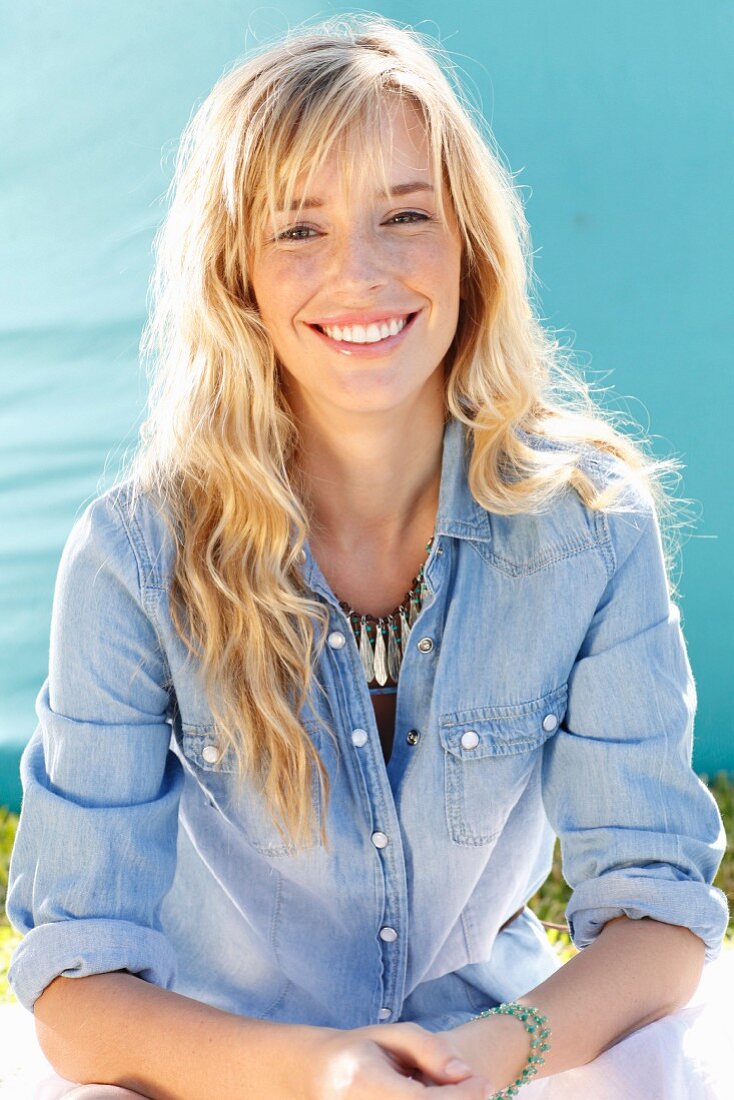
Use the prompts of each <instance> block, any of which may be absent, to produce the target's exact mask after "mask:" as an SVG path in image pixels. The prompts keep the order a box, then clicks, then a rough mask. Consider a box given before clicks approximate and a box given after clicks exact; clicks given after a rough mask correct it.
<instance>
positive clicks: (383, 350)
mask: <svg viewBox="0 0 734 1100" xmlns="http://www.w3.org/2000/svg"><path fill="white" fill-rule="evenodd" d="M421 312H422V311H421V310H416V311H415V312H411V313H407V314H406V313H389V314H385V313H380V314H378V313H372V314H361V315H358V314H347V316H348V317H355V318H357V319H356V320H354V321H347V320H346V319H345V317H344V316H343V317H342V320H341V324H343V325H346V324H353V325H365V324H373V323H374V322H376V321H384V320H389V319H391V318H393V317H396V318H397V317H409V318H410V320H409V321H408V323H407V324H406V325H404V326H403V328H401V330H400V332H398V333H396V334H395V336H386V337H385V339H384V340H376V341H375V342H374V343H373V344H354V343H352V342H351V341H350V340H332V338H331V337H330V336H327V335H326V333H325V332H322V331H321V330H320V329H319V328H317V327H316V325H315V324H309V325H308V327H309V328H310V329H311V332H313V333H314V334H315V335H316V336H318V337H319V339H320V340H322V341H323V342H324V343H325V344H326V345H327V346H328V347H330V348H331V349H332V350H333V351H338V352H340V353H341V354H342V355H351V356H354V357H356V358H359V359H382V357H383V356H385V355H387V354H388V353H389V352H391V351H392V350H393V348H396V347H397V346H398V344H399V343H401V341H402V340H403V339H404V337H405V336H406V335H407V334H408V333H409V332H410V330H411V329H412V328H413V325H414V324H415V321H416V318H417V317H418V316H420V314H421ZM367 316H370V317H371V318H372V320H371V321H365V320H364V318H365V317H367ZM339 323H340V322H339V321H321V322H319V324H325V325H332V324H334V325H338V324H339Z"/></svg>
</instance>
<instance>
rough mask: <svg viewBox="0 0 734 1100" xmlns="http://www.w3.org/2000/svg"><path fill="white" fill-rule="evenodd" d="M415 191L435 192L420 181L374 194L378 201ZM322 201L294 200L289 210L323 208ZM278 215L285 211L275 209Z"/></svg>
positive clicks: (433, 188)
mask: <svg viewBox="0 0 734 1100" xmlns="http://www.w3.org/2000/svg"><path fill="white" fill-rule="evenodd" d="M417 191H429V192H431V194H433V192H434V191H435V187H434V186H433V184H431V183H424V182H423V181H422V180H409V181H408V182H407V183H396V184H395V186H394V187H391V188H390V191H389V192H387V193H386V192H385V191H382V190H380V191H377V192H375V194H376V197H377V198H378V199H386V198H399V197H400V196H401V195H412V194H413V193H414V192H417ZM324 205H325V204H324V200H323V199H318V198H315V197H314V198H308V199H294V200H293V202H292V203H291V205H290V209H291V210H309V209H313V208H314V207H317V206H324ZM276 209H277V212H278V213H279V214H280V213H282V212H283V210H284V209H285V208H284V207H282V206H279V207H277V208H276Z"/></svg>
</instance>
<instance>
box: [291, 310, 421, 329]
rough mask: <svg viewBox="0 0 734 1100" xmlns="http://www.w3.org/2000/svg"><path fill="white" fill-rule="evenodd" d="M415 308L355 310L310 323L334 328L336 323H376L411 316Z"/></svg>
mask: <svg viewBox="0 0 734 1100" xmlns="http://www.w3.org/2000/svg"><path fill="white" fill-rule="evenodd" d="M416 312H418V311H417V310H414V309H395V308H393V309H390V308H384V309H381V310H377V309H371V310H363V311H362V312H358V311H356V310H353V311H352V312H351V313H339V314H337V313H332V314H330V315H329V316H328V317H319V318H318V320H313V321H309V322H308V323H309V324H310V325H328V326H329V328H333V327H334V325H339V327H340V328H341V326H342V325H374V324H376V323H377V322H379V321H392V320H396V321H399V320H402V318H403V317H410V315H411V313H416Z"/></svg>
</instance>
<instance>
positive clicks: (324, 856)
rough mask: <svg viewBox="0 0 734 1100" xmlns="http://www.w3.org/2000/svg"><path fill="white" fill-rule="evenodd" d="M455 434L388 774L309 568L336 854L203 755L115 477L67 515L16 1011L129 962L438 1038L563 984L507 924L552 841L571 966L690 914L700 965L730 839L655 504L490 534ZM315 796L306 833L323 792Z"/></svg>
mask: <svg viewBox="0 0 734 1100" xmlns="http://www.w3.org/2000/svg"><path fill="white" fill-rule="evenodd" d="M468 445H469V444H468V443H467V442H466V439H465V435H464V429H463V427H462V425H461V424H460V423H459V422H458V421H456V420H454V419H450V420H449V421H448V422H447V426H446V429H445V434H444V446H443V456H442V470H441V486H440V498H439V507H438V514H437V521H436V527H435V538H434V542H433V546H432V548H431V552H430V555H429V558H428V560H427V563H426V567H425V581H426V585H427V591H426V593H425V596H424V601H423V607H422V610H421V612H420V614H419V617H418V619H417V621H416V622H415V625H414V627H413V629H412V632H411V635H410V639H409V643H408V646H407V649H406V652H405V655H404V657H403V663H402V667H401V670H400V679H399V686H398V693H397V704H396V722H395V739H394V744H393V749H392V753H391V756H390V758H389V762H388V763H387V764H386V763H385V760H384V757H383V753H382V748H381V743H380V737H379V733H378V729H377V725H376V721H375V715H374V710H373V707H372V703H371V700H370V696H369V691H368V686H367V683H366V680H365V677H364V674H363V671H362V666H361V663H360V659H359V654H358V650H357V646H356V643H355V639H354V635H353V633H352V631H351V630H350V627H349V623H348V620H347V619H346V617H345V615H344V613H343V611H342V610H341V608H340V607H339V603H338V600H337V598H336V597H335V595H334V593H333V592H332V591H331V589H330V587H329V585H328V583H327V582H326V580H325V578H324V576H323V574H322V572H321V571H320V569H319V566H318V564H317V562H316V561H315V559H314V558H313V557H312V555H311V552H310V549H308V548H307V550H306V552H305V555H304V560H303V562H302V566H301V568H302V570H303V576H304V579H305V581H306V583H307V585H308V586H309V588H310V589H311V591H312V593H313V594H314V595H315V596H316V597H317V598H320V599H321V600H322V601H324V603H325V604H326V605H327V606H328V608H329V609H330V615H331V620H330V633H329V635H328V643H327V644H326V645H325V647H324V650H323V653H322V656H321V658H320V661H319V664H318V667H317V676H318V679H319V681H320V682H321V684H322V685H323V687H324V688H325V689H326V690H325V695H324V697H322V696H321V695H320V694H318V693H317V692H316V691H314V692H313V693H312V697H311V700H310V702H309V706H310V707H311V708H312V709H311V710H310V711H308V712H307V714H306V717H305V726H306V729H307V731H308V733H309V735H310V736H311V737H312V738H313V740H314V743H315V746H316V748H317V749H318V751H319V753H320V755H321V758H322V759H323V761H324V764H325V766H326V768H327V769H328V772H329V776H330V779H331V784H332V796H331V800H330V805H329V808H328V819H327V828H328V833H329V837H330V841H331V850H330V851H327V850H326V849H325V848H324V847H323V845H322V844H321V842H320V840H319V839H318V838H317V837H315V838H314V842H313V843H312V844H311V846H310V847H307V848H306V849H305V850H302V851H299V852H295V851H294V850H293V849H292V848H289V847H288V846H287V845H286V844H284V843H283V842H282V841H281V838H280V835H279V834H278V832H277V830H276V828H275V826H274V825H272V824H271V822H270V819H269V817H268V814H267V812H266V810H265V808H264V806H263V803H262V797H261V795H260V793H259V792H258V790H257V788H256V786H255V784H254V782H250V783H249V784H248V785H247V786H246V787H245V790H244V792H242V793H241V794H239V793H237V792H236V791H235V787H234V774H233V766H234V765H233V762H232V760H231V759H229V758H228V756H227V754H225V755H224V757H223V761H222V762H221V763H220V764H218V763H217V761H218V758H219V757H220V751H219V748H218V746H217V743H216V731H215V728H214V725H213V721H212V715H211V712H210V710H209V708H208V705H207V701H206V699H205V696H204V692H203V690H202V682H201V677H200V675H199V674H197V669H196V667H195V665H194V663H193V660H192V659H191V658H188V659H187V653H186V649H185V646H184V645H183V643H182V641H181V640H180V639H179V638H178V636H177V634H176V632H175V630H174V628H173V625H172V622H171V619H170V617H169V611H168V588H169V581H170V576H171V570H172V567H173V546H172V543H171V540H170V537H169V536H168V535H167V533H166V531H165V527H164V524H163V520H162V517H161V515H160V514H159V512H158V511H157V509H156V508H155V507H154V506H153V504H152V502H151V501H150V499H149V498H148V497H144V498H142V502H141V505H140V506H139V507H138V508H137V509H135V511H134V512H131V508H130V494H129V489H130V483H129V482H123V483H122V484H121V485H120V486H118V487H116V488H115V489H111V490H108V491H107V492H106V493H104V494H102V495H100V496H98V497H97V499H95V500H94V501H92V503H91V504H90V505H89V506H88V507H87V508H86V510H85V511H84V513H83V514H82V515H81V516H80V518H79V519H78V520H77V521H76V523H75V525H74V527H73V529H72V531H71V534H70V536H69V538H68V541H67V544H66V546H65V549H64V553H63V555H62V559H61V563H60V567H59V573H58V577H57V582H56V591H55V598H54V608H53V615H52V624H51V646H50V667H49V675H48V678H47V679H46V680H45V682H44V684H43V686H42V687H41V689H40V691H39V693H38V697H37V702H36V713H37V716H38V725H37V727H36V730H35V732H34V734H33V736H32V738H31V740H30V742H29V744H28V745H27V747H26V749H25V752H24V753H23V758H22V764H21V774H22V781H23V789H24V798H23V806H22V812H21V817H20V824H19V830H18V835H17V840H16V845H15V850H14V852H13V858H12V864H11V873H10V885H9V892H8V902H7V910H8V914H9V917H10V920H11V921H12V923H13V924H14V925H15V927H16V928H17V929H18V930H20V931H22V932H23V933H25V937H24V939H23V940H22V941H21V943H20V944H19V946H18V947H17V949H16V951H15V953H14V955H13V959H12V964H11V967H10V973H9V980H10V984H11V986H12V988H13V990H14V991H15V993H16V995H17V997H18V999H19V1000H20V1001H21V1002H22V1003H23V1004H24V1005H26V1007H28V1008H32V1006H33V1003H34V1001H35V999H36V998H37V997H38V996H39V995H40V993H41V992H42V991H43V989H44V988H45V986H46V985H47V984H48V983H49V982H50V981H52V980H53V979H54V978H55V977H56V976H57V975H59V974H64V975H66V976H70V977H75V976H78V977H81V976H83V975H87V974H94V973H99V972H104V971H113V970H118V969H127V970H129V971H131V972H132V973H135V974H138V975H139V976H140V977H141V978H142V979H144V980H146V981H150V982H154V983H156V984H158V985H160V986H163V987H165V988H167V989H173V990H176V991H177V992H179V993H182V994H185V995H188V996H190V997H194V998H197V999H199V1000H201V1001H204V1002H207V1003H209V1004H213V1005H216V1006H217V1007H219V1008H222V1009H224V1010H227V1011H231V1012H234V1013H238V1014H242V1015H246V1016H253V1017H258V1018H261V1019H268V1020H274V1021H278V1020H281V1021H292V1022H304V1023H310V1024H313V1025H319V1026H329V1027H342V1028H352V1027H360V1026H365V1025H368V1024H375V1023H380V1022H385V1023H390V1022H396V1021H402V1020H414V1021H417V1022H419V1023H420V1024H422V1025H423V1026H424V1027H426V1028H427V1029H429V1030H433V1031H436V1030H443V1029H447V1028H450V1027H452V1026H455V1025H457V1024H460V1023H464V1022H466V1021H467V1020H469V1019H470V1018H471V1017H472V1015H473V1014H474V1013H476V1012H479V1011H480V1010H481V1009H482V1008H485V1007H487V1006H490V1005H493V1004H496V1003H498V1002H499V1001H501V1000H503V999H511V998H515V997H517V996H520V995H522V994H523V993H525V992H527V991H528V990H529V989H531V988H533V987H534V986H535V985H537V984H538V983H539V982H541V981H543V980H544V979H545V978H547V977H548V976H549V975H550V974H551V973H552V972H553V971H554V970H555V969H556V967H557V965H558V963H557V959H556V956H555V954H554V953H553V951H552V949H551V948H550V946H549V944H548V941H547V939H546V937H545V935H544V932H543V929H542V927H541V926H540V924H539V922H538V921H537V919H536V918H535V916H534V915H533V914H532V912H531V911H530V910H529V909H528V908H525V909H524V910H523V912H522V914H521V915H520V916H519V917H518V918H517V919H515V920H514V921H512V922H511V923H510V924H509V925H508V926H507V928H506V929H504V930H502V931H500V929H501V928H502V925H503V924H504V923H505V922H506V921H507V920H508V918H509V917H510V916H511V915H512V914H513V913H514V912H515V911H516V910H517V909H518V908H521V907H523V906H525V904H526V902H527V901H528V899H530V898H531V897H532V895H533V894H534V893H535V891H536V890H537V889H538V888H539V887H540V885H541V884H542V883H543V881H544V879H545V878H546V876H547V874H548V871H549V869H550V866H551V857H552V849H553V843H554V834H555V835H558V836H559V837H560V839H561V845H562V855H563V869H564V874H565V877H566V879H567V880H568V882H569V884H570V886H571V887H572V890H573V893H572V896H571V900H570V903H569V906H568V910H567V916H568V920H569V923H570V927H571V931H572V936H573V939H574V942H575V943H576V945H577V946H578V947H580V948H583V947H584V946H586V945H587V944H590V943H591V942H592V941H593V940H594V938H595V937H596V936H597V934H598V933H599V932H600V930H601V928H602V927H603V925H604V923H605V922H606V921H608V920H610V919H611V918H613V917H615V916H619V915H621V914H626V915H627V916H628V917H631V918H633V919H638V918H641V917H652V918H654V919H655V920H659V921H664V922H667V923H671V924H677V925H685V926H687V927H689V928H690V929H692V930H693V932H695V933H696V935H698V936H700V937H701V939H703V940H704V941H705V942H706V944H707V954H708V957H709V958H713V957H715V956H716V954H717V953H718V950H719V947H720V943H721V939H722V937H723V933H724V930H725V926H726V921H727V905H726V900H725V897H724V895H723V894H722V893H721V891H719V890H717V889H715V888H713V887H712V886H711V882H712V879H713V876H714V874H715V872H716V869H717V866H718V863H719V861H720V858H721V855H722V852H723V849H724V833H723V828H722V824H721V820H720V817H719V815H718V812H717V809H716V805H715V802H714V800H713V799H712V797H711V795H710V794H709V793H708V791H707V790H706V788H705V787H704V786H703V784H702V783H701V782H700V781H699V780H698V778H697V777H696V775H695V774H694V772H693V771H692V769H691V763H690V760H691V739H692V728H693V719H694V712H695V707H696V693H695V687H694V681H693V677H692V674H691V669H690V665H689V661H688V657H687V653H686V648H685V643H684V640H683V636H682V634H681V630H680V617H679V612H678V609H677V607H676V605H675V604H673V603H671V601H670V598H669V593H668V587H667V581H666V576H665V569H664V564H663V557H662V551H661V544H660V534H659V527H658V522H657V517H656V514H655V511H654V508H653V506H652V503H651V501H650V500H649V499H648V497H647V496H646V494H644V493H642V492H638V491H635V499H634V501H633V504H634V507H633V509H632V511H628V512H612V511H610V512H606V513H602V512H598V511H592V510H591V509H589V508H587V507H586V506H585V505H583V503H582V502H581V500H580V498H579V497H578V495H577V494H576V493H575V492H574V491H573V490H571V489H569V490H565V491H563V492H562V493H560V494H559V495H558V496H556V497H555V498H554V501H553V502H552V504H551V505H550V506H549V507H548V508H547V509H546V510H545V511H543V512H541V513H539V514H529V513H524V514H521V515H513V516H503V515H497V514H494V513H491V512H488V511H487V510H486V509H484V508H483V507H481V506H480V505H479V504H478V503H477V502H476V501H475V500H474V498H473V497H472V495H471V493H470V491H469V488H468V484H467V479H466V470H467V466H466V460H467V458H468V451H467V448H468ZM536 445H537V444H536ZM546 445H547V444H546V443H544V444H543V446H546ZM584 461H587V462H588V470H589V472H590V473H592V475H593V476H595V477H596V476H598V477H599V478H601V479H602V480H605V479H613V478H615V477H619V476H620V465H619V463H618V461H617V460H613V459H611V458H609V457H603V456H599V455H597V453H596V452H594V456H593V457H592V455H591V454H589V455H588V456H587V459H585V460H584ZM626 492H627V493H628V495H629V492H630V491H629V490H626ZM317 708H320V709H319V710H318V713H319V714H321V715H322V717H324V718H326V719H327V721H328V722H329V723H330V724H331V727H332V728H333V730H334V732H335V734H336V738H337V742H338V744H337V746H335V745H334V743H332V741H331V739H330V738H329V737H328V736H327V735H325V734H324V733H323V732H322V731H321V730H320V729H319V727H318V725H317V723H316V721H315V714H314V711H315V710H316V709H317ZM408 734H410V736H408ZM313 794H314V798H315V799H316V806H317V811H318V818H319V822H320V821H321V820H322V819H323V816H324V814H325V812H326V811H325V807H324V806H323V805H322V804H321V802H320V800H319V788H318V782H317V778H316V774H315V773H314V785H313Z"/></svg>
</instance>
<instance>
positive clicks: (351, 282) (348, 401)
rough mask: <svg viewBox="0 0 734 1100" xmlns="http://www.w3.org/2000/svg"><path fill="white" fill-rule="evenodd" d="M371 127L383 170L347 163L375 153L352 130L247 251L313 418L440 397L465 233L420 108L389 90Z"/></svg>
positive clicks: (287, 380)
mask: <svg viewBox="0 0 734 1100" xmlns="http://www.w3.org/2000/svg"><path fill="white" fill-rule="evenodd" d="M377 133H378V137H377V138H376V139H375V140H376V141H377V142H378V143H379V148H378V149H377V150H375V153H376V156H375V157H372V158H371V161H369V162H367V163H375V160H376V162H377V164H379V163H380V155H381V158H382V164H383V166H384V173H383V172H381V171H378V170H375V171H374V172H365V171H358V172H357V173H355V174H350V173H346V172H345V171H344V170H343V166H344V164H345V163H349V159H350V158H354V163H356V164H360V163H362V164H364V158H369V157H370V156H371V154H370V146H369V145H368V144H367V143H366V137H365V134H364V133H362V132H361V131H359V130H358V129H355V130H354V131H353V132H351V133H350V134H349V135H348V136H347V139H346V141H345V142H344V143H343V144H342V145H341V146H340V148H339V149H335V150H334V151H333V152H332V153H331V154H330V155H329V156H328V157H327V158H326V159H325V160H324V161H323V163H321V164H319V165H318V166H317V168H316V170H315V171H314V172H313V173H312V174H311V176H310V179H309V181H308V190H307V192H305V193H303V192H301V191H300V190H299V192H298V195H297V201H296V203H295V207H296V208H295V209H294V210H290V209H289V210H278V211H277V212H276V213H275V214H274V215H273V216H272V217H271V216H266V219H265V224H264V226H263V230H262V234H261V238H260V239H259V240H258V242H257V246H256V248H255V250H254V253H253V256H252V258H251V265H250V278H251V283H252V289H253V292H254V295H255V299H256V302H257V306H258V309H259V311H260V315H261V317H262V319H263V322H264V324H265V326H266V328H267V329H268V332H269V334H270V337H271V339H272V342H273V345H274V348H275V352H276V355H277V358H278V360H279V362H280V363H281V365H282V367H283V368H284V375H283V384H284V386H285V388H286V391H287V393H288V395H289V398H290V401H291V404H292V405H293V407H294V408H295V409H296V410H298V409H299V408H301V409H304V408H305V409H308V411H309V412H310V414H311V415H312V416H315V417H316V418H317V419H323V417H324V416H328V415H333V414H334V412H335V407H337V408H338V409H340V410H342V411H343V412H353V413H356V412H363V413H364V412H372V413H375V412H383V413H384V412H387V411H388V410H390V409H395V408H397V407H400V406H405V407H408V406H414V405H415V402H416V401H417V400H418V401H420V400H430V401H434V402H435V401H436V400H437V399H440V400H441V401H442V400H443V369H442V364H443V360H444V356H445V355H446V352H447V351H448V348H449V346H450V345H451V342H452V340H453V337H454V334H455V332H456V326H457V321H458V316H459V284H460V272H461V255H462V243H461V235H460V232H459V228H458V224H457V222H456V218H455V215H454V213H453V209H452V205H451V201H450V196H449V195H448V193H447V192H446V190H445V187H444V185H443V183H442V180H441V179H436V178H435V177H434V173H433V169H432V164H431V159H432V158H431V156H430V150H429V145H428V141H427V137H426V132H425V125H424V123H423V120H422V118H421V116H420V114H419V112H418V111H417V109H416V108H415V107H413V106H412V105H410V104H408V103H406V102H404V101H396V100H392V101H387V100H386V101H385V102H384V104H383V106H382V108H381V113H380V125H379V128H378V130H377ZM342 158H345V159H342ZM360 158H362V159H361V161H360ZM383 175H384V180H383ZM439 189H442V190H441V192H440V194H441V195H442V196H443V217H442V216H441V211H440V205H439V195H438V194H437V192H438V191H439Z"/></svg>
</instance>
